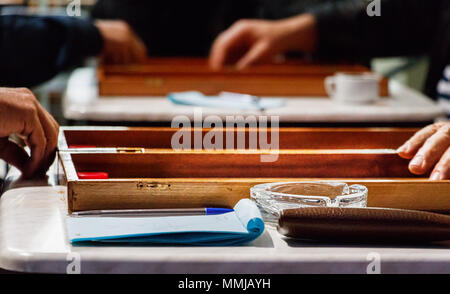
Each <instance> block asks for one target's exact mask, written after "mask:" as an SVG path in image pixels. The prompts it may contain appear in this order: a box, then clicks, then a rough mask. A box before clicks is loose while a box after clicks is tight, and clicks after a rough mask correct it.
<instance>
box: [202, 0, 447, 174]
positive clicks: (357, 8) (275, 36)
mask: <svg viewBox="0 0 450 294" xmlns="http://www.w3.org/2000/svg"><path fill="white" fill-rule="evenodd" d="M367 4H368V2H364V1H359V0H345V1H344V0H343V1H335V2H332V1H330V2H327V3H325V4H322V5H318V6H316V7H313V8H311V9H309V10H308V11H307V12H306V13H304V14H300V15H298V16H294V17H290V18H286V19H281V20H275V21H268V20H259V19H258V20H255V19H246V20H239V21H238V22H236V23H235V24H233V25H232V26H231V27H230V28H229V29H227V30H226V31H224V32H223V33H221V34H220V35H219V37H218V38H217V39H216V40H215V42H214V44H213V46H212V49H211V53H210V60H209V61H210V65H211V67H212V68H214V69H216V70H218V69H221V68H222V67H223V66H224V65H225V64H227V63H234V64H235V65H236V67H237V68H238V69H244V68H246V67H248V66H251V65H252V64H255V63H259V62H264V61H267V60H271V59H273V58H275V57H276V56H277V55H279V54H284V53H287V52H291V51H299V52H308V53H310V54H312V55H313V56H314V57H315V58H318V59H321V60H334V61H336V60H345V61H350V62H357V63H363V64H368V61H369V60H370V59H371V58H373V57H382V56H383V57H384V56H417V55H427V56H428V57H429V59H430V68H429V72H428V77H427V81H426V86H425V93H426V94H427V95H428V96H429V97H432V98H435V99H436V98H438V97H439V98H440V100H441V101H446V102H447V105H449V103H448V101H450V86H449V85H450V83H449V77H450V67H448V65H449V64H450V1H446V0H435V1H422V0H395V1H394V0H381V1H380V4H381V16H377V17H369V16H368V15H367V11H366V7H367ZM236 56H237V57H236ZM443 73H444V75H443ZM398 153H399V155H400V156H401V157H404V158H407V159H412V160H411V162H410V164H409V169H410V171H411V172H412V173H414V174H417V175H422V174H425V173H427V172H431V176H430V179H432V180H442V179H450V171H449V170H450V125H449V123H438V124H434V125H431V126H428V127H426V128H424V129H423V130H421V131H419V132H418V133H417V134H416V135H415V136H413V137H412V138H411V139H410V140H409V141H408V142H406V143H405V144H404V145H403V146H401V147H400V148H399V150H398Z"/></svg>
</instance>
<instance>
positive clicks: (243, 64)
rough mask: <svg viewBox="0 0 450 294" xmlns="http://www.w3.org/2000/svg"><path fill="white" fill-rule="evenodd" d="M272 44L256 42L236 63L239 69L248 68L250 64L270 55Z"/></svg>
mask: <svg viewBox="0 0 450 294" xmlns="http://www.w3.org/2000/svg"><path fill="white" fill-rule="evenodd" d="M270 49H271V48H270V45H268V43H266V42H259V43H256V44H255V45H254V46H253V47H251V48H250V50H249V51H248V52H247V54H245V55H244V57H242V58H241V59H240V60H239V61H238V62H237V64H236V68H237V69H238V70H242V69H245V68H247V67H248V66H250V65H252V64H255V63H258V62H260V61H262V60H263V59H265V58H266V57H268V55H269V54H270Z"/></svg>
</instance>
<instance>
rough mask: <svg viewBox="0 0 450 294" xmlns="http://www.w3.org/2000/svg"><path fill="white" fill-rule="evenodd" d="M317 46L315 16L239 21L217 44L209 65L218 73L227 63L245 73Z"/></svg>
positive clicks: (312, 49)
mask: <svg viewBox="0 0 450 294" xmlns="http://www.w3.org/2000/svg"><path fill="white" fill-rule="evenodd" d="M315 46H316V21H315V18H314V16H312V15H309V14H303V15H300V16H297V17H292V18H288V19H284V20H278V21H267V20H240V21H237V22H236V23H235V24H233V25H232V26H231V27H230V28H229V29H228V30H226V31H225V32H223V33H221V34H220V35H219V36H218V37H217V39H216V40H215V41H214V44H213V46H212V49H211V53H210V57H209V63H210V66H211V68H213V69H215V70H220V69H221V68H222V67H223V66H224V65H225V64H227V63H236V67H237V69H244V68H246V67H248V66H249V65H252V64H255V63H260V62H264V61H270V60H271V59H274V58H275V57H276V56H277V55H279V54H283V53H287V52H290V51H303V52H310V51H314V49H315Z"/></svg>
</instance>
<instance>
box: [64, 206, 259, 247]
mask: <svg viewBox="0 0 450 294" xmlns="http://www.w3.org/2000/svg"><path fill="white" fill-rule="evenodd" d="M66 224H67V233H68V237H69V240H70V242H71V243H78V242H90V243H94V244H95V243H134V244H173V245H194V246H231V245H240V244H243V243H247V242H250V241H253V240H254V239H256V238H258V237H259V236H260V235H261V234H262V233H263V231H264V222H263V220H262V217H261V214H260V212H259V210H258V208H257V206H256V204H255V203H254V202H253V201H251V200H250V199H242V200H241V201H239V202H238V203H237V204H236V206H235V207H234V211H232V212H229V213H225V214H219V215H197V216H166V217H84V216H83V217H71V216H68V217H67V219H66Z"/></svg>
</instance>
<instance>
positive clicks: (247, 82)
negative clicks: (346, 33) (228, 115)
mask: <svg viewBox="0 0 450 294" xmlns="http://www.w3.org/2000/svg"><path fill="white" fill-rule="evenodd" d="M338 71H339V72H367V71H369V70H368V69H367V68H366V67H363V66H359V65H312V64H306V63H305V62H301V61H288V62H286V63H283V64H271V65H258V66H254V67H252V68H250V69H248V70H245V71H241V72H238V71H236V70H234V69H232V68H226V69H225V70H223V71H220V72H214V71H211V70H210V69H209V67H208V65H207V60H206V59H199V58H152V59H150V60H149V61H148V62H147V63H144V64H139V65H105V64H103V65H101V66H100V67H99V70H98V80H99V94H100V95H101V96H166V95H167V94H168V93H170V92H181V91H191V90H197V91H200V92H202V93H204V94H205V95H215V94H218V93H219V92H221V91H228V92H236V93H244V94H251V95H257V96H322V97H323V96H327V94H326V91H325V87H324V78H325V77H327V76H330V75H333V74H334V73H335V72H338ZM380 95H381V96H388V95H389V91H388V81H387V79H382V81H381V82H380Z"/></svg>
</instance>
